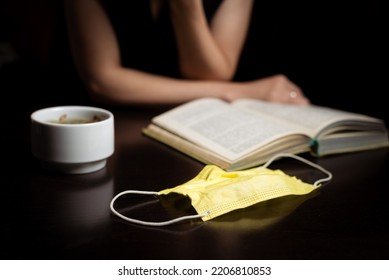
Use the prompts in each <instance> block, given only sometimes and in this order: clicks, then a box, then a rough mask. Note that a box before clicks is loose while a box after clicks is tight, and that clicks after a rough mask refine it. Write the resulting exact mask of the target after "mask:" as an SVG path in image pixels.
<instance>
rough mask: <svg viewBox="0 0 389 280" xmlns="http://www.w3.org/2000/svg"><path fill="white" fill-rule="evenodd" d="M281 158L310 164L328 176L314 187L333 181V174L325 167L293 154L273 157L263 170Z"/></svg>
mask: <svg viewBox="0 0 389 280" xmlns="http://www.w3.org/2000/svg"><path fill="white" fill-rule="evenodd" d="M280 157H290V158H294V159H296V160H298V161H301V162H303V163H305V164H308V165H310V166H312V167H314V168H316V169H318V170H320V171H321V172H323V173H325V174H327V178H323V179H319V180H317V181H316V182H315V183H314V184H313V185H314V186H319V185H320V184H321V183H323V182H327V181H330V180H331V179H332V173H331V172H329V171H328V170H326V169H324V168H323V167H321V166H320V165H318V164H316V163H313V162H311V161H309V160H306V159H305V158H302V157H299V156H296V155H292V154H283V153H281V154H277V155H275V156H273V157H272V158H270V159H269V160H268V161H267V162H266V163H265V164H264V165H262V166H260V167H263V168H267V167H268V166H269V165H270V164H271V163H272V162H273V161H275V160H276V159H278V158H280Z"/></svg>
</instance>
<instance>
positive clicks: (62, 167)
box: [41, 159, 107, 174]
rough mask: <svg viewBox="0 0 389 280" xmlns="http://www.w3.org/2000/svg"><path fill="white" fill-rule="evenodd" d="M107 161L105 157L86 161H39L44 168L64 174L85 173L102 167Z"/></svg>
mask: <svg viewBox="0 0 389 280" xmlns="http://www.w3.org/2000/svg"><path fill="white" fill-rule="evenodd" d="M106 163H107V160H106V159H103V160H99V161H94V162H86V163H58V162H47V161H41V165H42V167H43V168H44V169H46V170H49V171H54V172H59V173H65V174H86V173H92V172H96V171H99V170H100V169H103V168H104V167H105V165H106Z"/></svg>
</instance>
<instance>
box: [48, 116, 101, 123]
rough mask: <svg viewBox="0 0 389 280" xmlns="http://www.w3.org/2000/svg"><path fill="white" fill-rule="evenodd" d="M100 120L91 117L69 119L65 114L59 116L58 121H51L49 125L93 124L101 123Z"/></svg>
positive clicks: (99, 118) (96, 117)
mask: <svg viewBox="0 0 389 280" xmlns="http://www.w3.org/2000/svg"><path fill="white" fill-rule="evenodd" d="M101 120H102V118H101V117H99V116H97V115H93V117H92V118H69V117H68V116H67V114H63V115H61V116H60V117H59V118H58V120H51V121H49V122H51V123H59V124H82V123H94V122H99V121H101Z"/></svg>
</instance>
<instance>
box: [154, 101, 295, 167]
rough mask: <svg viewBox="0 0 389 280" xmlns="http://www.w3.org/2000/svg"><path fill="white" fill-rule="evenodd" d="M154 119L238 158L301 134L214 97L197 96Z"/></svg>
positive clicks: (219, 151) (178, 133)
mask: <svg viewBox="0 0 389 280" xmlns="http://www.w3.org/2000/svg"><path fill="white" fill-rule="evenodd" d="M153 123H154V124H157V125H159V126H160V127H163V128H164V129H167V130H169V131H171V132H173V133H175V134H177V135H180V136H181V137H184V138H186V139H188V140H190V141H191V142H193V143H196V144H197V145H199V146H203V147H206V148H207V149H209V150H211V151H213V152H216V153H218V154H220V155H222V156H224V157H226V158H228V159H229V160H235V159H237V158H239V157H241V156H242V155H244V154H247V153H249V152H252V151H254V150H255V149H256V148H258V147H260V146H262V145H264V144H267V143H269V142H271V141H273V140H275V139H277V138H280V137H284V136H287V135H291V134H299V133H301V132H299V131H298V130H297V129H296V128H291V127H290V126H286V125H284V124H282V123H277V122H275V121H274V120H272V119H271V118H269V117H267V116H266V115H264V116H263V117H262V118H258V117H257V116H256V115H254V114H252V113H249V112H247V111H244V110H240V109H239V108H237V107H234V106H231V105H230V104H229V103H227V102H224V101H222V100H218V99H213V98H204V99H199V100H195V101H192V102H189V103H186V104H184V105H181V106H178V107H176V108H174V109H172V110H170V111H168V112H165V113H163V114H161V115H159V116H157V117H155V118H153Z"/></svg>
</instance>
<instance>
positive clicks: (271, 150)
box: [143, 98, 389, 170]
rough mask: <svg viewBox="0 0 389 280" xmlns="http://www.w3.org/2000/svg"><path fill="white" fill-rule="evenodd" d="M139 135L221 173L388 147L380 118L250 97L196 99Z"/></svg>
mask: <svg viewBox="0 0 389 280" xmlns="http://www.w3.org/2000/svg"><path fill="white" fill-rule="evenodd" d="M143 133H144V134H145V135H147V136H149V137H151V138H153V139H156V140H158V141H160V142H162V143H164V144H166V145H168V146H171V147H173V148H175V149H177V150H179V151H181V152H183V153H185V154H187V155H189V156H191V157H193V158H195V159H197V160H199V161H201V162H203V163H205V164H215V165H217V166H219V167H221V168H223V169H225V170H241V169H246V168H250V167H254V166H257V165H259V164H262V163H264V162H266V161H267V160H268V159H269V158H270V157H272V156H273V155H275V154H277V153H292V154H298V153H303V152H310V153H312V154H313V155H315V156H318V157H319V156H324V155H328V154H336V153H346V152H354V151H362V150H368V149H377V148H383V147H389V140H388V139H389V138H388V130H387V127H386V126H385V123H384V121H382V120H380V119H376V118H373V117H370V116H366V115H361V114H356V113H351V112H345V111H340V110H336V109H332V108H327V107H320V106H316V105H309V106H300V105H289V104H280V103H271V102H265V101H259V100H252V99H240V100H237V101H235V102H232V103H228V102H225V101H223V100H219V99H216V98H201V99H197V100H194V101H191V102H188V103H185V104H183V105H180V106H177V107H176V108H173V109H171V110H169V111H167V112H165V113H163V114H160V115H158V116H156V117H154V118H153V119H152V122H151V123H150V124H149V125H148V126H147V127H146V128H144V129H143Z"/></svg>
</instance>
